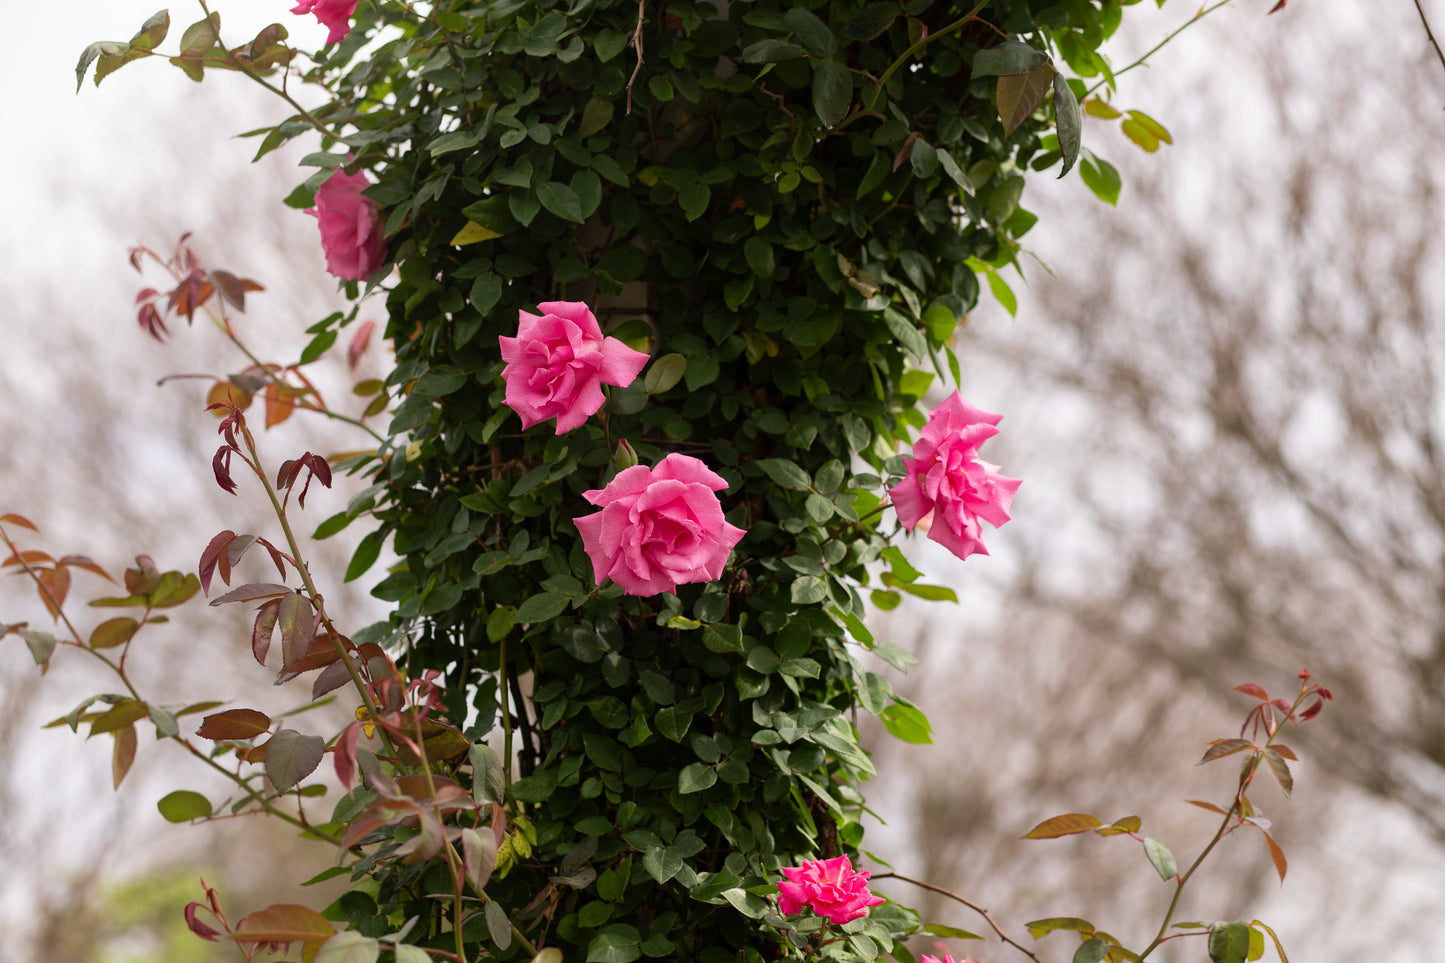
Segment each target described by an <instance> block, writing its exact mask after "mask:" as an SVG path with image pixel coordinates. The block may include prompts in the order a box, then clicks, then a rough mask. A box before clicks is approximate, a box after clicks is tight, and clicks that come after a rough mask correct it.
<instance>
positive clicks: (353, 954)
mask: <svg viewBox="0 0 1445 963" xmlns="http://www.w3.org/2000/svg"><path fill="white" fill-rule="evenodd" d="M380 954H381V944H380V943H379V942H377V941H376V940H375V939H373V938H371V937H369V936H362V935H361V934H360V933H358V932H357V931H356V930H342V931H341V932H340V933H337V934H336V935H335V936H333V937H331V938H330V939H328V940H327V941H326V942H325V943H322V944H321V949H319V950H317V952H316V955H315V956H313V957H312V958H311V963H376V960H377V957H378V956H379V955H380Z"/></svg>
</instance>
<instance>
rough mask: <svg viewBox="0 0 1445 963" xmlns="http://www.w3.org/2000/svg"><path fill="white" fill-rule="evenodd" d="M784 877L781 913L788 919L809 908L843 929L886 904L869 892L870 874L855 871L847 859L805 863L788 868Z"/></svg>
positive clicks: (879, 897) (784, 871) (817, 860)
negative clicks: (871, 907) (869, 911)
mask: <svg viewBox="0 0 1445 963" xmlns="http://www.w3.org/2000/svg"><path fill="white" fill-rule="evenodd" d="M783 875H784V876H786V877H787V879H786V880H784V881H783V882H781V883H779V884H778V909H779V910H781V911H782V913H783V914H784V915H785V916H793V915H795V914H797V913H801V912H802V911H803V907H804V906H805V905H807V906H811V907H813V909H814V911H816V912H817V913H818V915H819V916H826V917H828V919H829V921H830V922H832V923H834V924H835V925H841V924H843V923H847V922H848V921H849V920H856V919H858V918H859V917H861V916H867V915H868V907H870V906H877V905H878V904H879V903H883V902H886V900H884V899H883V897H881V896H874V895H873V894H872V893H870V892H868V871H867V870H866V869H865V870H860V871H855V870H854V869H853V863H852V862H851V861H850V860H849V859H848V857H847V856H838V857H836V858H834V859H805V860H803V865H801V866H785V867H784V868H783Z"/></svg>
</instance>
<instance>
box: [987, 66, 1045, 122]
mask: <svg viewBox="0 0 1445 963" xmlns="http://www.w3.org/2000/svg"><path fill="white" fill-rule="evenodd" d="M1056 73H1058V71H1057V70H1055V69H1054V65H1053V64H1051V63H1043V64H1039V65H1038V66H1037V67H1035V68H1034V69H1033V70H1030V71H1029V72H1028V73H1026V74H1010V75H1008V76H1003V77H1000V78H999V79H998V82H997V83H996V84H995V85H994V102H995V105H996V106H997V107H998V117H999V120H1001V121H1003V130H1004V133H1005V134H1012V133H1013V132H1014V131H1015V130H1018V127H1019V125H1020V124H1022V123H1023V122H1024V121H1026V120H1028V118H1029V115H1030V114H1032V113H1033V112H1034V111H1035V110H1037V109H1038V107H1039V104H1042V103H1043V102H1044V98H1045V97H1046V96H1048V93H1049V91H1050V90H1051V89H1053V84H1054V74H1056Z"/></svg>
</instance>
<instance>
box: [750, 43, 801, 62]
mask: <svg viewBox="0 0 1445 963" xmlns="http://www.w3.org/2000/svg"><path fill="white" fill-rule="evenodd" d="M807 55H808V52H807V51H806V50H804V49H803V48H802V47H800V46H798V45H797V44H795V43H788V42H787V41H786V40H773V39H768V40H759V41H758V42H757V43H753V44H748V45H747V46H746V47H744V48H743V63H748V64H776V63H783V62H784V61H788V60H798V59H799V58H802V57H806V56H807Z"/></svg>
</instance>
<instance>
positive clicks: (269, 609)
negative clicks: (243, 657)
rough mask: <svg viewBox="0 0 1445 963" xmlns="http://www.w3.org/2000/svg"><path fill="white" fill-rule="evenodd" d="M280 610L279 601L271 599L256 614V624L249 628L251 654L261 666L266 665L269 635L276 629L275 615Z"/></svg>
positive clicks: (269, 645)
mask: <svg viewBox="0 0 1445 963" xmlns="http://www.w3.org/2000/svg"><path fill="white" fill-rule="evenodd" d="M280 609H281V600H280V599H272V600H271V601H269V602H267V603H266V604H265V605H263V606H261V608H260V609H258V610H257V612H256V624H255V625H254V626H253V627H252V628H251V654H252V655H254V656H255V657H256V661H257V662H259V663H261V664H262V665H265V664H266V653H267V652H269V651H270V650H271V634H272V632H274V631H275V629H276V614H277V613H278V612H279V611H280Z"/></svg>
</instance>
